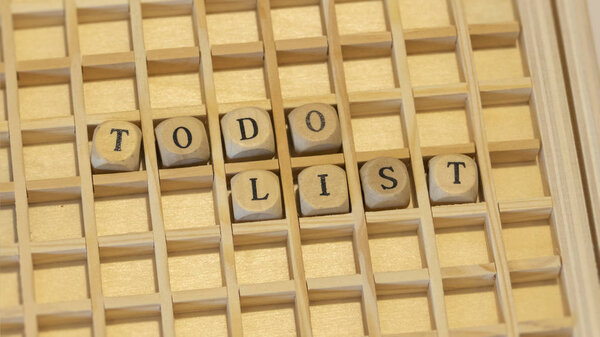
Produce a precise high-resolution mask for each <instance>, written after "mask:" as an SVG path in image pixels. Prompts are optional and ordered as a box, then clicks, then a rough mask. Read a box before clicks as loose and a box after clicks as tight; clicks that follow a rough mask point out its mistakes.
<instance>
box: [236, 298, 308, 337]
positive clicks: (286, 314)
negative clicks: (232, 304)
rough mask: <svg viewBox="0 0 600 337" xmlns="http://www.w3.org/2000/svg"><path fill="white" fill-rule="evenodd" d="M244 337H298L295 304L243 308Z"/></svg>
mask: <svg viewBox="0 0 600 337" xmlns="http://www.w3.org/2000/svg"><path fill="white" fill-rule="evenodd" d="M242 328H243V330H244V336H250V337H252V336H256V337H262V336H264V335H265V332H267V331H268V333H269V335H272V336H296V335H297V331H296V315H295V310H294V304H293V303H289V304H273V305H263V306H255V307H249V308H242Z"/></svg>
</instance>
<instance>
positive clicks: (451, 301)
mask: <svg viewBox="0 0 600 337" xmlns="http://www.w3.org/2000/svg"><path fill="white" fill-rule="evenodd" d="M445 301H446V314H447V316H448V325H449V327H450V329H457V328H467V327H475V326H488V325H495V324H498V323H500V322H501V319H500V312H498V299H497V298H496V291H495V289H494V288H490V287H482V288H475V289H461V290H453V291H447V292H446V296H445Z"/></svg>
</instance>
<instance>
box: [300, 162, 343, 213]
mask: <svg viewBox="0 0 600 337" xmlns="http://www.w3.org/2000/svg"><path fill="white" fill-rule="evenodd" d="M298 190H299V195H300V210H301V212H302V215H304V216H311V215H324V214H337V213H347V212H348V211H349V208H350V206H349V204H350V203H349V201H348V185H347V183H346V172H345V171H344V170H343V169H342V168H340V167H339V166H335V165H317V166H311V167H307V168H305V169H304V170H302V172H300V174H298Z"/></svg>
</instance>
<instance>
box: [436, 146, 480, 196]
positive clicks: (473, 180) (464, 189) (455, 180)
mask: <svg viewBox="0 0 600 337" xmlns="http://www.w3.org/2000/svg"><path fill="white" fill-rule="evenodd" d="M478 185H479V177H478V174H477V164H476V163H475V161H474V160H473V159H471V158H470V157H468V156H465V155H462V154H447V155H439V156H435V157H433V158H431V159H430V160H429V197H430V199H431V201H432V203H434V204H456V203H465V202H475V201H476V200H477V190H478Z"/></svg>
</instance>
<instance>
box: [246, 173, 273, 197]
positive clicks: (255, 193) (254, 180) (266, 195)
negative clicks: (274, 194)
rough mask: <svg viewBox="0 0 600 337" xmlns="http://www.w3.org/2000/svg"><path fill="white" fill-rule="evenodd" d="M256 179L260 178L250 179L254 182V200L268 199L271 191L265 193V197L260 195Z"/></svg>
mask: <svg viewBox="0 0 600 337" xmlns="http://www.w3.org/2000/svg"><path fill="white" fill-rule="evenodd" d="M256 179H258V178H250V181H251V182H252V200H267V198H268V197H269V193H267V194H265V196H264V197H261V198H259V197H258V192H257V191H256Z"/></svg>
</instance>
